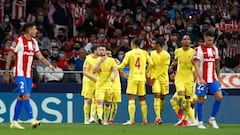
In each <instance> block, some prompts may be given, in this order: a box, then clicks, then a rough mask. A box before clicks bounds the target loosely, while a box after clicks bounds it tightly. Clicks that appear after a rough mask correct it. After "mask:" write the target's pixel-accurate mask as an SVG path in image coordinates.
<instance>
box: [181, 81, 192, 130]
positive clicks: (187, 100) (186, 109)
mask: <svg viewBox="0 0 240 135" xmlns="http://www.w3.org/2000/svg"><path fill="white" fill-rule="evenodd" d="M184 84H185V100H184V104H183V105H184V118H183V123H182V126H187V125H188V116H189V114H190V111H191V96H192V95H193V91H194V90H193V89H194V88H193V87H194V83H193V82H190V81H189V82H186V83H184Z"/></svg>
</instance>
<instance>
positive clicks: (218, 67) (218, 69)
mask: <svg viewBox="0 0 240 135" xmlns="http://www.w3.org/2000/svg"><path fill="white" fill-rule="evenodd" d="M215 67H216V72H217V77H218V80H220V60H219V59H216V60H215Z"/></svg>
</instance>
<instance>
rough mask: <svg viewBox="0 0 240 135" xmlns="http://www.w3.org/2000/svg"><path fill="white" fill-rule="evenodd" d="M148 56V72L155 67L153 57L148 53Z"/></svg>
mask: <svg viewBox="0 0 240 135" xmlns="http://www.w3.org/2000/svg"><path fill="white" fill-rule="evenodd" d="M146 57H147V63H148V67H147V70H146V74H148V73H149V72H150V71H151V69H152V67H153V61H152V58H151V57H150V56H149V55H148V54H147V55H146Z"/></svg>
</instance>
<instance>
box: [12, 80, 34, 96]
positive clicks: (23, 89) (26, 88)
mask: <svg viewBox="0 0 240 135" xmlns="http://www.w3.org/2000/svg"><path fill="white" fill-rule="evenodd" d="M15 81H16V84H17V88H18V95H19V96H22V95H25V94H30V93H31V91H32V78H27V77H23V76H17V77H15Z"/></svg>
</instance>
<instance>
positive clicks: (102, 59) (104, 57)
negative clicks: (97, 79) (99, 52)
mask: <svg viewBox="0 0 240 135" xmlns="http://www.w3.org/2000/svg"><path fill="white" fill-rule="evenodd" d="M107 57H108V56H107V55H105V56H103V57H101V60H100V61H101V62H103V61H104V60H106V59H107Z"/></svg>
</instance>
